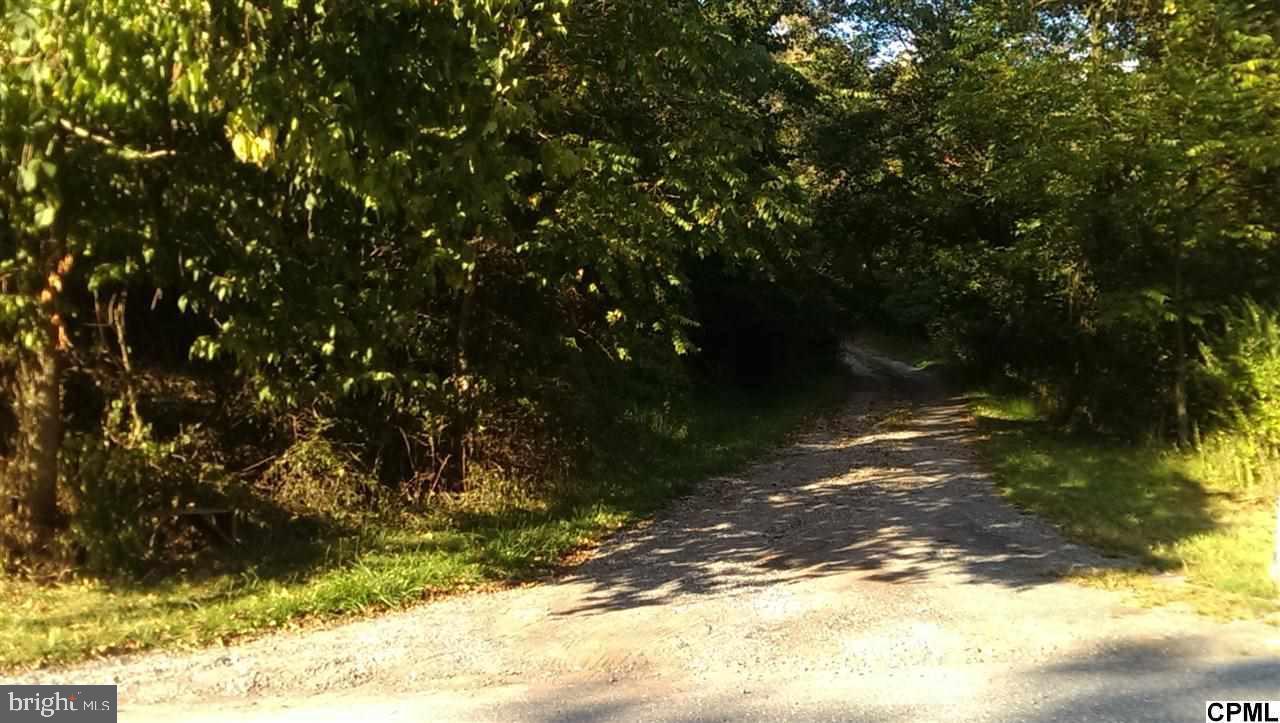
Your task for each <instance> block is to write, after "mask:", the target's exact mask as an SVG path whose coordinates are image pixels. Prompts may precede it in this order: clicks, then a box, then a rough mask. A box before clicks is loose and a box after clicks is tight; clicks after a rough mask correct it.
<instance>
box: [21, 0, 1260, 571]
mask: <svg viewBox="0 0 1280 723" xmlns="http://www.w3.org/2000/svg"><path fill="white" fill-rule="evenodd" d="M0 15H2V16H3V23H0V218H2V219H3V225H2V226H0V375H3V377H4V379H5V383H6V385H7V388H8V390H9V393H8V394H7V395H6V401H7V404H5V405H3V406H4V407H5V408H4V409H3V410H0V436H3V437H4V439H5V441H4V442H3V444H0V458H2V459H4V460H5V463H4V470H3V471H4V477H3V478H4V493H5V496H6V497H8V498H9V499H10V500H11V501H12V503H11V504H5V505H4V506H3V509H2V510H0V514H3V515H4V516H5V519H6V524H5V530H6V531H5V533H4V536H5V539H4V541H3V542H4V545H5V547H6V548H7V549H8V550H9V551H10V552H11V553H12V554H13V555H14V556H15V559H18V558H25V557H40V556H42V555H47V554H53V553H54V552H55V551H56V550H57V549H59V545H62V544H63V542H60V540H63V539H64V538H65V537H66V530H67V529H69V528H75V525H76V524H77V523H76V522H75V520H76V519H77V516H81V517H83V516H84V515H86V514H87V512H86V511H85V510H86V509H88V507H89V506H91V505H92V504H93V503H92V502H91V501H90V497H92V495H87V494H86V493H85V491H84V490H85V489H87V487H86V485H90V486H92V485H93V484H100V483H101V480H102V479H106V478H108V477H112V475H116V476H121V475H123V477H127V478H128V479H130V480H134V482H131V483H130V484H136V485H143V484H145V483H144V482H142V481H141V480H143V479H144V478H147V477H148V474H150V473H147V474H144V473H141V472H137V471H136V470H135V471H133V472H129V471H127V469H128V465H126V464H124V463H122V462H120V460H122V459H128V460H133V462H131V463H130V464H134V463H136V464H140V465H143V466H144V467H147V468H148V469H150V470H152V471H153V472H154V471H155V470H158V469H173V468H174V465H176V464H177V462H176V460H181V459H190V458H191V457H193V456H195V455H194V453H192V452H190V451H189V450H188V451H187V452H184V451H183V445H186V444H188V443H190V440H191V439H193V437H192V435H193V434H194V431H193V430H196V429H197V428H200V427H201V426H202V425H204V426H208V424H209V421H208V418H207V417H200V416H199V415H196V416H192V415H191V414H188V413H187V412H183V411H180V410H179V408H183V409H185V408H184V407H182V404H180V403H179V402H180V401H181V399H182V395H181V394H179V393H177V392H175V391H174V390H177V389H180V388H190V387H191V385H196V386H199V385H201V384H203V385H206V386H208V385H212V387H213V388H215V389H217V390H218V396H220V397H221V398H222V400H223V401H224V402H225V403H226V404H227V405H228V406H229V407H230V406H234V408H235V409H236V410H237V411H236V415H241V416H246V417H252V418H253V420H254V422H253V424H254V425H257V426H255V427H254V429H255V430H257V431H255V432H254V433H253V434H254V435H255V436H256V437H257V439H254V440H252V441H253V442H254V443H256V444H257V445H258V446H257V447H254V445H252V444H249V445H245V444H241V443H240V442H237V441H234V440H226V439H224V440H222V441H220V442H217V443H216V444H215V445H214V446H215V447H216V448H217V449H219V450H223V451H222V452H219V453H217V454H215V455H213V456H214V457H217V459H216V460H214V461H213V462H211V463H210V464H212V465H213V466H214V467H217V466H218V465H222V468H229V466H231V458H232V457H235V455H236V454H239V452H234V451H232V450H236V449H240V448H241V447H243V446H248V447H250V448H254V449H256V451H257V452H258V453H266V452H269V453H271V454H278V453H279V451H280V449H282V448H284V447H287V446H288V445H290V444H296V443H297V442H298V441H299V440H302V439H304V438H305V439H311V438H314V437H322V438H325V439H329V440H331V441H334V442H339V441H340V442H341V443H342V444H345V445H349V446H350V447H351V448H352V449H354V450H355V452H354V457H355V458H356V459H357V460H358V465H359V466H360V467H361V468H362V469H363V470H365V472H367V473H368V475H369V476H370V477H371V478H373V479H375V480H377V483H378V484H379V485H380V486H381V487H383V488H385V489H386V490H389V491H392V492H395V493H398V494H401V495H404V496H407V497H410V498H414V499H417V496H418V495H420V493H421V491H422V490H423V489H424V487H427V486H429V487H431V488H439V487H441V486H443V487H446V488H448V487H458V486H461V485H465V484H466V481H467V480H468V479H470V478H471V477H472V476H473V475H474V474H476V471H477V470H482V469H497V470H501V472H502V473H503V474H517V475H519V474H524V475H538V474H544V473H546V471H547V467H546V466H545V465H546V464H555V462H552V461H551V460H553V459H554V458H560V457H565V458H567V457H572V456H574V455H577V454H579V453H587V452H589V447H590V444H591V439H592V435H593V433H598V432H599V431H600V430H602V429H604V428H606V427H607V426H608V424H609V422H610V420H612V419H614V418H616V417H617V416H618V415H620V414H623V413H624V411H625V408H626V403H627V402H626V399H627V398H628V396H627V395H630V394H637V393H641V392H638V391H637V389H638V388H639V387H645V386H647V387H648V388H659V389H671V388H674V387H679V386H681V385H688V384H690V383H691V382H696V383H697V384H703V385H710V384H728V383H741V382H743V381H744V379H743V377H744V375H745V376H748V377H752V378H753V379H754V380H755V381H757V382H758V381H759V380H760V378H771V379H776V378H785V377H784V376H783V377H778V376H770V375H776V374H778V373H779V372H780V371H781V369H782V368H783V367H784V366H785V363H786V360H788V359H794V358H797V357H803V356H805V355H807V354H811V353H814V352H813V350H814V349H816V348H819V347H821V345H823V344H828V345H829V344H830V342H831V340H833V339H835V338H837V337H838V336H839V335H840V334H842V333H845V332H846V331H847V330H849V329H850V328H853V327H856V326H857V325H859V324H865V323H876V324H891V325H895V326H897V327H901V328H906V329H911V330H915V331H918V332H921V333H929V334H931V335H932V336H933V338H934V339H935V341H936V342H938V343H939V344H940V345H942V346H944V347H945V348H946V349H947V350H948V352H949V353H950V354H951V355H952V356H953V357H954V359H956V360H957V361H958V362H960V363H962V364H964V365H966V366H967V367H968V368H970V369H978V370H982V371H983V373H985V374H989V375H993V376H998V377H1004V378H1009V377H1012V378H1014V379H1017V380H1019V381H1020V382H1022V383H1026V384H1029V385H1034V386H1035V387H1036V388H1038V389H1040V390H1042V391H1043V393H1044V395H1045V396H1046V398H1047V399H1049V400H1050V401H1051V402H1052V404H1053V406H1054V407H1055V409H1057V410H1058V412H1059V415H1060V417H1061V419H1062V420H1063V421H1064V422H1069V423H1071V424H1073V425H1081V426H1088V427H1091V428H1094V429H1099V430H1106V431H1112V432H1116V433H1122V434H1130V435H1138V434H1148V435H1154V436H1157V437H1162V438H1170V439H1177V440H1180V441H1182V442H1183V443H1186V442H1188V441H1189V440H1190V438H1191V436H1192V434H1193V431H1194V430H1195V429H1197V428H1199V427H1201V426H1209V425H1212V424H1215V423H1226V422H1225V421H1224V420H1228V419H1229V418H1238V417H1239V416H1240V415H1242V414H1243V415H1249V414H1252V413H1253V412H1252V411H1250V410H1255V409H1257V408H1258V407H1259V405H1266V404H1268V403H1270V402H1271V401H1272V400H1271V399H1270V398H1269V397H1268V396H1267V394H1269V392H1268V391H1267V390H1268V389H1270V388H1271V387H1270V386H1267V384H1266V383H1263V382H1262V381H1256V383H1255V382H1247V383H1246V382H1242V381H1241V379H1243V378H1245V377H1248V378H1249V379H1255V376H1256V375H1255V376H1248V374H1246V372H1245V371H1242V370H1245V369H1249V370H1254V371H1257V370H1258V369H1262V368H1264V367H1265V365H1261V366H1260V365H1259V364H1258V363H1254V361H1256V356H1257V354H1260V353H1262V352H1258V351H1257V349H1256V348H1255V347H1257V345H1254V346H1250V345H1249V344H1247V343H1244V342H1242V341H1241V338H1240V334H1239V333H1238V332H1237V330H1238V329H1240V328H1245V327H1247V328H1253V327H1250V326H1249V325H1250V324H1254V325H1255V326H1256V324H1258V323H1262V321H1265V320H1266V319H1268V318H1272V317H1269V316H1268V315H1269V314H1270V313H1271V312H1270V310H1271V309H1273V308H1274V307H1275V305H1276V304H1277V302H1280V296H1278V295H1280V285H1278V284H1280V274H1278V273H1277V271H1280V269H1278V268H1277V265H1278V264H1280V243H1278V242H1277V236H1276V234H1277V231H1278V229H1280V217H1278V216H1277V214H1278V213H1280V212H1278V211H1277V207H1276V205H1275V204H1274V203H1273V202H1271V200H1272V199H1273V198H1274V197H1275V195H1276V192H1277V191H1280V170H1278V168H1277V167H1278V166H1280V143H1278V142H1277V140H1276V139H1277V138H1280V112H1278V111H1280V46H1278V45H1277V40H1278V33H1280V12H1278V11H1277V10H1275V9H1274V8H1272V7H1270V6H1269V5H1266V4H1263V3H1254V2H1247V1H1245V0H1230V1H1229V2H1209V1H1208V0H1168V1H1166V2H1163V3H1148V2H1118V1H1117V0H1098V1H1096V2H1093V1H1090V2H1075V1H1063V2H1041V3H1034V4H1027V3H1014V2H1005V1H1003V0H930V1H921V0H847V1H839V0H821V1H819V0H812V1H810V0H713V1H710V2H708V1H703V0H673V1H672V2H668V3H663V4H662V5H661V7H656V6H655V7H649V6H639V5H636V4H628V3H613V2H599V1H597V0H538V1H537V2H534V1H531V0H445V1H443V2H441V1H439V0H373V1H371V2H362V3H337V2H329V1H327V0H304V1H303V2H299V1H298V0H254V1H249V0H225V1H224V0H215V1H212V2H210V1H206V0H177V1H175V2H169V3H163V4H158V3H154V2H138V1H136V0H0ZM1250 319H1251V320H1252V321H1249V320H1250ZM1260 320H1262V321H1260ZM1242 325H1243V326H1242ZM1259 333H1261V332H1259ZM1250 349H1253V350H1254V351H1252V352H1251V351H1249V350H1250ZM1250 354H1254V356H1252V357H1250V356H1249V355H1250ZM744 359H750V360H752V361H753V362H758V363H747V364H744ZM1232 359H1234V360H1235V361H1230V360H1232ZM1251 359H1252V360H1254V361H1250V360H1251ZM1233 365H1234V366H1233ZM1231 370H1234V371H1231ZM748 372H749V373H748ZM1250 373H1252V372H1250ZM762 374H763V377H762V376H761V375H762ZM184 385H186V386H184ZM233 402H234V404H233ZM175 410H179V411H175ZM184 415H185V416H184ZM196 436H198V435H196ZM517 440H523V441H517ZM535 450H537V451H535ZM224 452H225V455H224V456H225V457H226V458H223V457H220V456H219V455H223V453H224ZM203 454H204V453H203V452H202V453H201V455H203ZM93 460H97V461H96V462H94V461H93ZM103 460H115V461H114V462H110V463H108V462H104V461H103ZM104 465H105V466H104ZM206 471H207V470H206ZM223 471H224V472H225V471H226V470H225V469H224V470H223ZM184 474H185V473H184ZM151 476H152V477H155V475H154V474H152V475H151ZM157 479H159V480H161V481H160V482H156V483H155V484H156V485H161V486H163V484H166V483H165V482H163V480H164V479H167V478H166V477H165V476H164V475H160V477H158V478H157ZM77 490H79V492H77ZM140 494H141V493H140ZM182 494H186V493H182V492H178V491H174V490H171V489H167V488H166V489H163V490H161V491H159V492H154V491H152V492H148V493H147V495H149V496H145V499H146V500H148V501H147V502H145V503H143V502H139V503H138V506H135V508H133V511H132V512H131V513H128V514H137V513H138V511H139V510H141V509H143V508H144V507H145V506H146V505H153V504H155V503H156V500H160V501H161V503H163V504H170V505H172V504H177V500H178V497H180V496H181V495H182ZM140 499H141V498H140ZM112 514H117V513H112ZM120 515H126V513H123V512H121V513H118V514H117V516H120ZM107 517H108V518H111V515H108V516H107ZM111 519H115V518H111Z"/></svg>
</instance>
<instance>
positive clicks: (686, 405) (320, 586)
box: [0, 369, 847, 671]
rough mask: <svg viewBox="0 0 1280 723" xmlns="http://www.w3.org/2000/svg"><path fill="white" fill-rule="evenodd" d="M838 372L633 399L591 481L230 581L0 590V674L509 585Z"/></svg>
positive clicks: (469, 502)
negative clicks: (782, 384) (668, 400)
mask: <svg viewBox="0 0 1280 723" xmlns="http://www.w3.org/2000/svg"><path fill="white" fill-rule="evenodd" d="M846 392H847V379H846V378H845V377H844V376H843V375H842V374H840V372H839V371H838V370H835V369H832V370H830V371H824V372H821V373H815V374H811V375H806V376H804V377H803V378H802V380H801V381H798V382H796V383H795V384H794V385H793V386H792V387H791V388H788V389H785V390H773V391H771V392H768V393H753V394H746V393H737V392H716V393H713V394H710V395H704V396H702V397H701V398H697V399H689V400H685V401H683V402H681V403H679V404H675V405H672V404H663V405H653V406H649V407H646V406H642V405H637V406H636V407H635V408H634V409H633V410H632V413H631V414H630V416H631V417H632V419H630V420H629V423H630V424H631V425H632V426H633V427H634V428H635V429H634V431H635V434H634V435H631V436H629V438H628V439H627V440H625V443H624V441H623V440H619V441H618V443H617V444H616V445H612V446H613V447H616V450H614V451H611V452H610V455H611V458H610V459H608V461H607V464H600V465H597V469H598V471H597V472H594V473H588V474H583V475H580V476H578V477H576V478H574V479H569V480H565V481H563V482H562V483H560V484H556V485H552V486H549V487H548V489H547V491H546V492H545V493H541V494H524V495H515V494H507V493H503V494H495V493H494V492H492V491H488V492H480V491H478V492H475V493H471V494H463V495H456V496H451V497H441V498H437V500H435V503H434V504H433V506H432V509H431V511H430V513H425V514H419V515H408V514H402V515H396V516H394V517H390V516H388V517H382V518H376V519H370V520H367V521H365V522H364V523H363V524H361V525H360V526H359V528H358V529H347V530H345V531H343V532H342V533H341V534H336V535H334V536H329V537H325V538H323V539H318V540H316V541H314V542H311V543H308V544H298V545H292V546H286V547H284V548H283V549H276V550H272V551H270V552H269V553H264V552H262V551H257V550H245V551H244V552H243V553H242V554H244V555H246V556H250V555H259V556H260V557H255V558H253V559H252V560H248V561H245V564H244V565H241V566H240V569H238V570H236V571H235V572H221V573H217V574H211V573H205V574H203V575H197V574H188V575H179V576H176V577H173V578H170V579H168V580H165V581H161V582H154V583H146V582H138V581H133V582H120V581H107V580H102V579H94V578H83V579H76V580H71V581H68V582H63V583H59V584H55V585H48V584H36V583H33V582H28V581H17V580H0V669H4V670H8V671H19V670H23V669H30V668H34V667H41V666H56V665H65V664H70V663H75V662H78V661H82V660H85V659H88V658H93V657H101V656H106V655H112V654H120V653H126V652H135V651H141V650H146V649H154V648H179V649H182V648H196V647H202V646H208V645H213V644H219V643H225V642H227V641H230V640H233V639H236V638H241V637H245V636H250V635H255V634H261V633H264V632H269V631H273V630H280V629H290V628H296V627H302V626H306V625H309V624H315V623H318V622H324V621H332V620H337V619H342V618H345V617H356V616H364V615H370V614H374V613H378V612H383V611H387V610H394V609H398V608H404V607H408V606H411V605H413V604H415V603H419V602H421V601H423V600H424V599H429V598H432V597H435V596H441V595H446V594H451V593H457V592H461V591H466V590H471V589H477V588H485V587H494V586H505V585H511V584H519V583H522V582H527V581H531V580H535V579H537V578H539V577H542V576H545V575H546V574H547V573H549V572H550V571H553V570H554V569H555V568H556V567H557V566H559V565H561V564H563V563H564V561H565V560H566V559H567V558H569V557H571V556H573V554H574V553H575V552H580V551H582V550H583V549H585V548H587V547H589V546H590V545H593V544H595V543H597V542H599V541H600V540H601V539H602V538H603V537H605V536H606V535H608V534H609V533H610V532H613V531H615V530H617V529H618V528H620V527H622V526H624V525H627V524H630V523H632V522H635V521H637V520H639V519H642V518H644V517H646V516H649V515H651V514H653V513H654V512H655V511H657V510H659V509H660V508H661V507H662V506H663V505H665V504H666V503H667V502H668V501H670V500H671V499H672V498H674V497H677V496H679V495H681V494H684V493H686V492H687V491H688V490H689V489H690V488H691V486H692V484H693V483H695V482H696V481H697V480H699V479H701V478H703V477H706V476H709V475H713V474H717V473H723V472H727V471H730V470H732V469H734V468H735V467H739V466H741V465H743V464H746V463H747V462H749V461H751V460H752V459H753V458H756V457H758V456H759V455H760V454H762V453H763V452H767V451H768V450H769V449H771V448H773V447H774V446H776V445H778V444H779V443H781V442H782V441H783V440H784V439H785V437H786V436H787V435H788V434H790V433H791V432H793V431H794V430H796V429H797V428H799V427H800V426H801V425H803V424H804V423H805V422H806V420H808V419H811V418H812V417H814V416H818V415H820V414H823V413H826V412H828V411H831V410H833V409H834V408H835V407H836V406H837V405H839V404H840V403H842V402H843V400H844V398H845V394H846Z"/></svg>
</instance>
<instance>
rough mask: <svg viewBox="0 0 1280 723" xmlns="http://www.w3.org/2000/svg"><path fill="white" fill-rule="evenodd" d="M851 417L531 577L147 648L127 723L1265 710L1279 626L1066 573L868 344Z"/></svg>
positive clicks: (128, 698) (963, 431)
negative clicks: (578, 562) (304, 626)
mask: <svg viewBox="0 0 1280 723" xmlns="http://www.w3.org/2000/svg"><path fill="white" fill-rule="evenodd" d="M849 361H850V363H851V365H852V366H854V367H855V368H857V369H859V371H860V372H861V373H862V374H863V376H864V382H863V384H862V388H861V390H860V391H858V392H857V393H856V394H855V395H854V396H853V398H852V399H851V400H850V402H849V404H848V406H847V408H846V410H845V411H844V413H843V414H841V415H839V416H837V417H835V418H833V419H830V420H827V421H826V422H824V423H822V424H820V425H818V426H817V427H816V428H815V429H813V430H811V431H810V432H808V433H807V434H805V435H803V436H801V437H799V438H797V439H796V440H795V441H794V443H792V444H791V445H790V446H789V447H787V448H785V449H783V450H780V451H779V452H778V453H777V454H776V455H774V456H773V457H772V458H770V459H768V460H766V461H764V462H762V463H760V464H758V465H756V466H754V467H752V468H750V469H748V470H745V471H743V473H742V474H741V476H737V477H726V478H721V479H713V480H708V481H706V482H705V483H704V484H703V485H701V487H700V488H699V489H698V491H697V492H696V493H695V494H694V495H693V496H691V497H689V498H686V499H684V500H681V501H679V502H678V503H676V504H675V505H674V506H673V507H672V508H671V509H669V510H668V511H667V512H665V513H664V514H662V515H661V516H660V518H659V519H657V520H656V521H654V522H653V523H651V524H648V525H645V526H641V527H638V528H635V529H631V530H628V531H626V532H624V533H621V534H620V535H618V536H617V537H616V539H614V540H612V541H610V542H609V543H607V544H605V545H604V546H602V548H601V549H600V550H599V552H598V553H597V554H596V555H595V556H594V557H593V558H592V559H591V560H589V561H588V562H586V563H584V564H583V565H582V566H580V567H578V568H576V569H575V570H574V571H573V572H572V573H571V574H568V575H566V576H564V577H563V578H561V579H558V580H556V581H553V582H549V583H547V584H544V585H540V586H535V587H528V588H522V589H514V590H507V591H503V592H498V593H493V594H485V595H469V596H461V597H456V598H453V599H447V600H444V601H441V602H437V603H433V604H428V605H424V606H422V607H419V608H416V609H414V610H410V611H407V612H403V613H398V614H392V615H387V616H384V617H380V618H377V619H373V620H367V621H361V622H356V623H351V624H347V625H343V626H340V627H336V628H333V629H328V630H319V631H310V632H305V633H298V634H282V635H277V636H273V637H268V638H264V639H261V640H258V641H254V642H250V643H246V644H243V645H238V646H235V647H231V648H227V649H219V650H209V651H204V652H199V653H195V654H149V655H143V656H138V657H133V658H127V659H120V660H114V661H109V662H105V663H93V664H90V665H87V666H83V667H80V668H78V669H74V670H71V671H62V672H57V673H46V674H44V677H45V678H46V679H47V680H49V681H55V680H75V681H77V682H82V683H87V682H116V683H118V684H119V685H120V686H121V699H122V701H123V702H124V704H125V707H124V715H123V716H122V719H124V720H155V721H161V720H179V719H193V720H194V719H201V720H204V719H208V720H243V719H251V718H260V719H262V720H299V721H302V720H308V721H310V720H317V719H320V720H335V721H336V720H353V719H367V720H369V721H381V720H423V721H426V720H444V719H460V720H502V721H506V720H598V719H626V720H634V719H641V720H712V719H715V720H744V719H769V720H775V719H797V720H812V719H831V720H850V719H860V720H904V721H908V720H947V719H972V720H1010V721H1013V720H1043V721H1050V720H1063V721H1067V720H1072V721H1074V720H1117V721H1128V720H1151V721H1169V720H1196V721H1198V720H1202V719H1203V714H1204V701H1205V700H1207V699H1211V698H1214V699H1216V698H1251V699H1267V698H1271V699H1280V630H1277V629H1276V628H1271V627H1267V626H1263V625H1259V624H1246V623H1235V624H1230V625H1225V624H1218V623H1214V622H1211V621H1208V620H1205V619H1203V618H1199V617H1196V616H1194V615H1191V614H1188V613H1185V612H1182V611H1178V610H1173V609H1163V610H1156V611H1151V610H1144V609H1140V608H1137V607H1135V606H1133V605H1132V604H1130V603H1129V602H1127V600H1126V598H1125V597H1123V596H1122V595H1120V594H1117V593H1109V592H1104V591H1100V590H1092V589H1085V588H1082V587H1078V586H1076V585H1073V584H1070V583H1066V582H1062V581H1060V580H1059V578H1060V576H1061V573H1063V572H1064V571H1068V570H1070V569H1072V568H1073V567H1074V566H1081V565H1083V566H1094V565H1106V564H1116V563H1114V562H1112V561H1107V560H1104V559H1102V558H1101V557H1099V556H1097V555H1096V554H1094V553H1092V552H1091V551H1089V550H1086V549H1082V548H1080V547H1077V546H1073V545H1070V544H1066V543H1064V542H1063V541H1062V540H1061V539H1060V538H1059V537H1058V536H1057V535H1056V534H1055V533H1054V532H1053V531H1052V530H1051V529H1050V528H1049V527H1048V526H1046V525H1045V524H1043V523H1041V522H1039V521H1038V520H1036V519H1034V518H1031V517H1029V516H1027V515H1023V514H1021V513H1019V512H1018V511H1016V510H1014V509H1012V508H1011V507H1009V506H1007V505H1006V504H1004V503H1003V502H1001V501H1000V500H999V499H998V498H997V497H996V496H995V495H994V493H993V492H992V490H991V488H990V483H989V480H988V478H987V477H986V476H985V475H984V474H983V473H982V471H981V470H980V465H978V464H977V463H976V461H975V459H974V444H973V442H974V438H975V434H976V432H975V428H974V425H973V420H972V419H971V418H970V417H969V415H968V414H967V412H966V410H965V406H964V404H963V402H962V401H961V400H958V399H954V398H949V397H948V396H947V395H946V394H945V393H943V392H941V391H940V390H938V389H937V388H936V387H935V386H934V385H931V384H929V383H927V382H926V381H920V380H916V379H915V378H914V376H913V374H912V373H911V372H910V371H908V370H904V369H903V368H901V367H900V366H897V365H894V364H893V363H892V362H889V361H887V360H884V359H882V358H879V357H876V356H875V355H873V354H869V353H866V352H860V351H857V350H853V351H852V352H851V354H850V358H849Z"/></svg>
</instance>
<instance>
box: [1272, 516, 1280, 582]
mask: <svg viewBox="0 0 1280 723" xmlns="http://www.w3.org/2000/svg"><path fill="white" fill-rule="evenodd" d="M1271 579H1272V580H1275V581H1276V584H1277V585H1280V497H1277V498H1276V539H1275V554H1274V555H1273V556H1272V557H1271Z"/></svg>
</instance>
